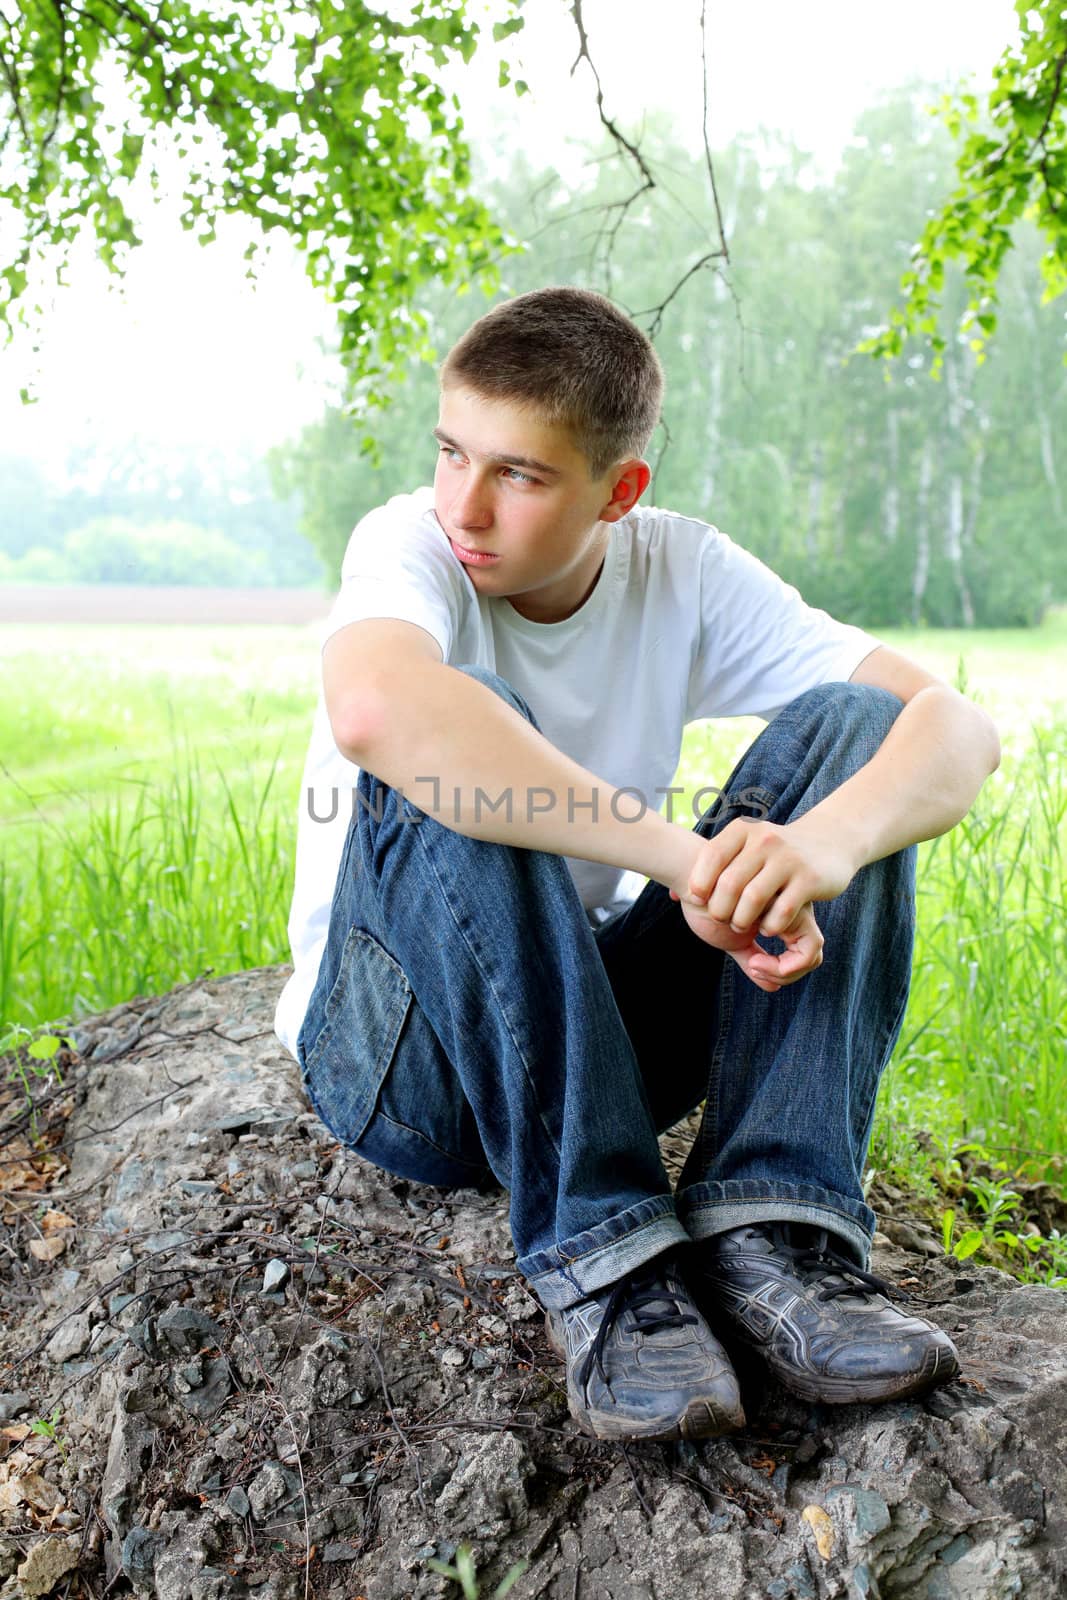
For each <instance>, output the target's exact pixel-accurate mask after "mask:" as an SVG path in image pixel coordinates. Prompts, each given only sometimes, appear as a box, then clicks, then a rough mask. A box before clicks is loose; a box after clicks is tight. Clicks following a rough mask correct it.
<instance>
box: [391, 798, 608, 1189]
mask: <svg viewBox="0 0 1067 1600" xmlns="http://www.w3.org/2000/svg"><path fill="white" fill-rule="evenodd" d="M439 826H441V824H439ZM416 844H417V846H421V847H422V849H423V851H424V853H425V857H426V864H427V867H428V869H429V870H430V872H432V873H433V876H434V879H435V881H436V883H437V887H438V889H439V890H440V892H441V898H442V900H443V901H444V904H445V906H446V908H447V910H448V914H449V916H450V917H451V919H452V923H453V925H454V927H455V929H456V932H457V933H458V934H459V936H460V938H461V939H462V940H463V942H464V944H465V945H466V946H467V949H468V950H469V951H470V955H471V959H472V961H473V962H474V964H475V966H476V967H477V969H478V971H479V973H480V974H481V975H482V978H483V980H484V982H485V984H486V987H487V989H488V990H489V992H490V994H491V995H492V997H493V1001H494V1004H495V1006H496V1009H497V1012H498V1015H499V1016H500V1018H501V1020H502V1022H503V1023H504V1026H505V1028H506V1029H507V1033H508V1038H509V1039H510V1040H511V1042H512V1045H513V1046H514V1049H515V1054H516V1055H517V1056H518V1058H519V1061H520V1062H521V1063H522V1071H523V1076H524V1077H525V1079H526V1085H527V1088H528V1090H529V1092H530V1096H531V1098H532V1100H533V1103H534V1105H535V1106H536V1107H537V1120H538V1121H539V1122H540V1124H541V1127H542V1128H543V1129H544V1132H545V1136H546V1138H547V1139H548V1141H549V1143H550V1145H551V1146H552V1149H553V1151H554V1152H555V1155H556V1158H557V1160H560V1161H562V1158H563V1155H562V1151H561V1149H560V1147H559V1145H558V1143H557V1141H556V1139H555V1137H554V1135H553V1133H552V1130H551V1128H550V1127H549V1126H548V1125H547V1123H546V1122H545V1118H544V1112H543V1111H542V1109H541V1101H540V1099H539V1097H538V1094H537V1089H536V1085H535V1083H534V1078H533V1074H532V1073H531V1071H530V1066H529V1063H528V1061H527V1060H526V1054H525V1052H524V1051H523V1049H522V1048H521V1046H520V1044H519V1041H518V1039H517V1038H516V1037H515V1031H514V1029H513V1028H512V1025H511V1019H510V1018H509V1016H508V1014H507V1011H506V1010H505V1007H504V1005H503V1002H502V1001H501V999H500V996H499V995H498V993H497V989H496V985H495V983H494V981H493V978H492V976H491V975H490V974H489V973H487V972H486V970H485V967H484V964H483V962H482V960H481V957H480V956H479V954H478V952H477V951H476V950H475V948H474V946H473V944H472V943H471V940H470V937H469V935H468V933H467V931H466V929H465V928H463V927H462V926H461V924H460V922H459V920H458V918H457V917H456V913H455V911H454V910H453V908H452V899H451V896H450V895H449V893H448V891H447V890H446V888H445V885H444V883H443V882H442V880H441V875H440V873H439V872H438V870H437V864H436V862H435V861H434V860H433V857H432V855H431V854H430V849H429V846H428V845H427V844H426V842H425V839H424V837H423V836H421V835H420V837H419V838H418V839H417V840H416ZM590 937H592V934H591V933H590Z"/></svg>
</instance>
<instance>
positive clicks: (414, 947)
mask: <svg viewBox="0 0 1067 1600" xmlns="http://www.w3.org/2000/svg"><path fill="white" fill-rule="evenodd" d="M460 670H462V671H464V672H467V673H468V674H469V675H470V676H471V677H473V678H476V679H477V680H478V681H479V682H481V683H484V684H485V685H486V686H487V687H488V688H490V689H493V690H494V691H495V692H496V693H497V694H499V695H500V696H501V697H502V698H503V699H505V700H506V701H507V702H508V703H509V704H510V705H512V706H513V707H514V708H515V709H516V710H517V711H519V712H520V713H521V714H522V715H523V716H524V717H526V718H528V719H529V721H530V722H532V723H533V724H534V726H535V727H536V726H537V721H536V718H535V717H534V715H533V713H532V712H531V710H530V708H529V706H527V704H526V703H525V701H524V700H523V699H522V698H521V696H519V695H517V694H516V693H515V692H514V691H513V690H512V689H511V688H510V686H509V685H508V684H507V683H505V682H504V681H503V679H501V678H499V677H497V676H496V674H494V673H492V672H489V671H488V670H487V669H485V668H482V667H473V666H469V667H463V668H461V669H460ZM900 709H901V702H900V701H899V700H898V699H897V698H896V697H895V696H894V695H891V694H889V693H887V692H886V691H885V690H882V689H876V688H872V687H870V686H865V685H858V684H842V683H835V684H826V685H823V686H822V687H820V688H817V689H812V690H810V691H809V692H808V693H807V694H803V695H801V696H799V697H798V698H797V699H796V700H794V701H793V702H792V704H790V705H789V706H787V707H786V708H785V710H783V711H782V712H781V713H780V714H779V715H778V716H777V717H776V718H775V720H774V721H773V722H772V723H770V724H769V725H768V726H767V728H766V729H765V730H764V731H763V732H762V733H761V734H760V736H759V738H757V739H756V741H755V742H754V744H753V745H752V746H751V747H750V748H749V750H748V751H747V752H746V753H745V755H744V756H743V757H742V759H741V761H740V762H739V763H738V765H737V767H736V768H735V769H734V772H733V774H732V775H731V777H730V779H729V781H728V783H727V784H726V786H725V789H724V791H723V792H722V793H721V794H720V795H719V798H718V799H717V800H716V802H715V804H714V805H713V806H712V807H711V808H710V810H708V811H707V812H706V813H705V814H704V815H703V816H702V817H701V819H700V821H699V823H698V824H697V826H696V831H697V833H699V834H701V835H702V836H703V837H705V838H707V837H710V836H712V835H713V834H715V833H716V832H718V831H720V830H721V829H722V828H724V827H725V826H726V825H727V823H728V822H730V821H732V820H733V818H734V817H736V816H739V815H767V816H768V817H769V818H770V820H771V821H772V822H780V823H782V822H788V821H790V819H792V818H794V817H797V816H799V815H801V814H802V813H803V812H804V811H806V810H808V809H810V808H811V807H812V806H813V805H815V804H816V803H817V802H818V801H820V800H822V799H823V798H824V797H825V796H826V795H828V794H830V793H831V792H832V791H833V790H834V789H836V788H838V787H839V785H840V784H841V783H842V782H844V780H845V779H846V778H848V777H850V776H851V774H852V773H854V772H855V771H857V769H858V768H859V767H861V766H863V765H864V764H865V763H866V762H867V761H868V760H869V759H870V758H871V756H872V755H873V754H874V753H875V751H876V750H877V749H878V746H879V745H880V744H881V743H882V741H883V739H884V738H885V735H886V733H887V732H888V730H889V728H890V726H891V725H892V723H893V720H894V718H895V717H896V716H897V714H898V712H899V711H900ZM735 797H736V798H735ZM915 857H916V850H915V847H914V846H911V847H909V848H908V849H906V850H902V851H900V852H899V853H897V854H896V855H893V856H889V857H887V858H886V859H884V860H882V861H878V862H874V863H871V864H870V865H868V866H866V867H863V868H862V869H861V871H860V872H858V873H857V874H856V876H855V878H854V879H853V881H852V883H851V884H850V885H849V887H848V888H847V890H846V891H845V892H844V893H843V894H841V895H839V896H838V897H837V898H836V899H835V900H831V901H826V902H823V903H820V904H818V905H816V907H815V914H816V918H817V920H818V923H819V925H820V927H821V928H822V930H823V933H824V936H825V947H824V950H823V963H822V965H821V966H820V967H819V968H817V969H816V970H815V971H814V972H811V973H808V974H807V975H806V976H805V977H804V978H801V979H799V980H798V981H797V982H796V983H794V984H791V985H789V986H787V987H786V988H784V989H781V990H779V991H778V992H777V993H776V994H767V993H765V992H764V991H763V990H761V989H758V988H757V987H756V986H755V984H753V983H751V982H750V981H749V980H748V979H747V978H746V977H745V976H744V974H743V973H742V972H741V970H740V969H739V968H738V967H737V965H736V963H735V962H734V961H733V960H731V959H730V957H728V956H724V955H723V953H722V952H721V951H718V950H714V949H712V948H711V946H710V945H706V944H704V943H703V941H702V940H700V939H698V938H697V937H696V935H695V934H694V933H693V932H692V931H691V930H690V929H689V927H688V926H687V924H686V923H685V921H684V918H683V916H682V913H681V910H680V908H679V906H678V904H677V903H676V902H674V901H672V900H671V899H670V896H669V894H668V892H667V890H666V889H665V888H664V887H662V885H660V884H658V883H654V882H650V883H649V884H648V885H647V887H646V888H645V889H644V890H643V891H642V893H641V894H640V895H639V896H638V898H637V899H636V900H635V901H634V902H633V904H632V905H630V906H629V907H628V908H627V909H625V910H622V911H619V912H617V913H616V914H615V915H614V916H613V917H611V918H610V919H609V920H607V921H606V922H603V923H601V924H600V925H599V926H597V927H595V928H594V927H593V926H591V924H590V919H589V917H588V916H587V914H586V912H585V911H584V909H583V907H582V904H581V901H580V899H579V897H578V892H577V889H576V887H575V884H574V880H573V879H572V877H571V875H570V872H569V871H568V869H567V866H566V864H565V862H564V861H563V859H562V857H560V856H556V855H552V854H550V853H548V852H546V851H540V850H525V849H520V848H515V847H512V846H509V845H502V844H494V843H491V842H488V841H486V840H479V839H471V838H468V837H467V836H466V835H464V834H461V833H457V832H456V831H455V830H454V829H450V828H446V827H445V826H444V825H443V824H442V823H439V822H438V821H436V820H435V819H434V818H433V817H430V816H427V815H426V814H425V813H424V812H421V811H419V810H418V808H417V807H415V806H413V805H412V804H411V802H410V801H408V800H407V799H406V798H402V797H398V795H397V794H396V792H395V791H393V790H392V789H390V788H388V786H386V785H384V784H382V783H381V782H380V781H379V780H378V779H377V778H375V777H374V776H373V775H372V774H371V773H369V772H366V771H363V772H361V773H360V778H359V785H358V790H357V793H356V794H355V795H354V796H353V817H352V821H351V824H350V826H349V830H348V835H347V839H346V842H345V846H344V852H343V854H342V858H341V865H340V869H339V872H338V877H337V884H336V888H335V891H334V897H333V903H332V908H331V915H330V928H329V936H328V940H327V945H326V949H325V952H324V954H323V957H322V964H321V967H320V970H319V975H318V980H317V983H316V987H315V989H314V992H313V993H312V996H311V1000H310V1002H309V1005H308V1010H307V1014H306V1016H305V1019H304V1023H303V1026H302V1028H301V1030H300V1036H299V1038H298V1040H297V1054H298V1057H299V1060H300V1064H301V1072H302V1078H303V1082H304V1086H305V1089H306V1092H307V1094H308V1097H309V1100H310V1102H311V1104H312V1106H313V1107H314V1109H315V1111H316V1112H317V1113H318V1115H319V1116H320V1117H321V1118H322V1120H323V1122H324V1123H325V1124H326V1126H327V1127H328V1128H329V1129H330V1130H331V1132H332V1133H333V1134H334V1135H335V1136H336V1137H337V1138H338V1139H339V1140H340V1141H341V1142H342V1143H343V1144H344V1145H346V1146H348V1147H349V1148H351V1149H352V1150H355V1151H356V1152H357V1153H358V1154H359V1155H361V1156H363V1157H365V1158H366V1159H367V1160H368V1161H371V1162H373V1163H375V1164H376V1165H377V1166H379V1167H382V1168H384V1169H385V1170H386V1171H387V1172H391V1173H394V1174H396V1175H398V1176H400V1177H404V1178H409V1179H412V1180H414V1181H415V1182H418V1183H427V1184H435V1185H441V1186H446V1187H482V1186H485V1185H492V1184H493V1183H494V1180H495V1182H497V1183H499V1184H500V1185H502V1186H503V1187H504V1188H505V1189H507V1190H509V1191H510V1207H511V1211H510V1221H511V1233H512V1239H513V1242H514V1246H515V1252H516V1256H517V1260H518V1265H519V1269H520V1271H521V1272H522V1273H523V1275H524V1276H525V1277H526V1278H527V1280H528V1281H529V1283H530V1286H531V1288H532V1289H533V1290H534V1291H535V1293H536V1294H537V1295H538V1297H539V1299H540V1300H541V1302H542V1304H543V1305H545V1306H549V1307H562V1306H567V1305H570V1304H572V1303H573V1302H574V1301H575V1300H577V1299H579V1298H581V1297H582V1296H583V1295H586V1294H589V1293H590V1292H591V1291H592V1290H594V1289H598V1288H602V1287H603V1286H604V1285H605V1284H608V1283H612V1282H614V1281H615V1280H616V1279H617V1278H619V1277H621V1276H622V1275H623V1274H624V1273H626V1272H628V1271H630V1270H631V1269H632V1268H634V1267H636V1266H639V1265H641V1263H642V1262H644V1261H647V1260H648V1259H649V1258H650V1257H652V1256H655V1255H658V1254H659V1253H660V1252H661V1251H663V1250H666V1249H668V1248H669V1247H670V1246H672V1245H674V1244H677V1243H682V1242H684V1241H686V1240H687V1239H690V1238H692V1239H701V1238H706V1237H707V1236H709V1235H711V1234H714V1233H718V1232H721V1231H723V1230H724V1229H727V1228H734V1227H739V1226H741V1225H743V1224H745V1223H748V1222H754V1221H760V1220H769V1219H771V1218H781V1219H791V1220H796V1221H804V1222H812V1223H817V1224H818V1225H819V1226H821V1227H825V1228H828V1229H830V1230H831V1231H832V1232H833V1233H835V1234H836V1235H837V1236H838V1238H839V1239H840V1240H841V1241H842V1242H843V1243H844V1245H845V1246H846V1248H848V1249H850V1251H851V1254H852V1255H854V1256H855V1258H856V1259H857V1261H859V1262H860V1263H861V1264H863V1263H865V1261H866V1259H867V1252H868V1247H869V1243H870V1236H871V1233H872V1232H873V1229H874V1220H875V1219H874V1213H873V1212H872V1211H871V1210H870V1208H869V1207H868V1206H867V1205H866V1204H865V1202H864V1199H863V1190H862V1177H863V1167H864V1159H865V1155H866V1150H867V1143H868V1139H869V1135H870V1127H871V1120H872V1117H873V1113H874V1102H875V1095H876V1093H877V1089H878V1080H879V1077H880V1075H881V1073H882V1070H883V1068H884V1066H885V1064H886V1062H887V1060H888V1059H889V1056H890V1053H891V1051H892V1048H893V1044H894V1042H895V1040H896V1037H897V1034H898V1033H899V1031H900V1026H901V1023H902V1021H903V1017H904V1008H905V1005H906V1002H907V997H908V984H909V979H910V972H911V956H912V941H913V937H914V917H915ZM760 943H761V944H763V945H764V948H766V949H767V950H770V951H772V952H778V951H781V950H782V949H783V948H784V946H783V945H782V943H781V941H780V940H778V939H763V938H761V939H760ZM701 1101H703V1102H705V1110H704V1115H703V1120H702V1123H701V1126H700V1132H699V1135H698V1137H697V1139H696V1140H695V1142H694V1144H693V1147H692V1150H691V1152H690V1155H689V1158H688V1160H687V1162H686V1164H685V1169H684V1171H683V1173H682V1176H681V1179H680V1181H679V1185H678V1190H677V1193H676V1194H672V1193H671V1187H670V1183H669V1181H668V1179H667V1176H666V1173H665V1172H664V1170H663V1165H662V1163H661V1160H660V1155H659V1148H658V1145H657V1137H656V1136H657V1134H658V1133H659V1132H662V1131H663V1130H664V1129H666V1128H669V1127H670V1126H671V1125H672V1124H673V1123H674V1122H676V1121H677V1120H678V1119H679V1118H680V1117H682V1116H684V1115H685V1113H686V1112H688V1111H690V1110H692V1108H693V1107H695V1106H697V1105H699V1104H700V1103H701Z"/></svg>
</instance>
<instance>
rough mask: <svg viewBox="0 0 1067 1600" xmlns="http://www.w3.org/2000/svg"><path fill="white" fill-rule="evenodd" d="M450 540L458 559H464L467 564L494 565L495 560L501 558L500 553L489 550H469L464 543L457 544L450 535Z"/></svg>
mask: <svg viewBox="0 0 1067 1600" xmlns="http://www.w3.org/2000/svg"><path fill="white" fill-rule="evenodd" d="M448 542H449V544H450V545H451V546H452V550H453V553H454V554H455V556H456V558H457V560H459V561H462V562H463V563H464V565H465V566H469V567H488V566H492V564H493V562H494V561H499V560H500V557H499V556H498V555H493V554H491V553H490V552H489V551H488V550H468V549H467V548H466V547H465V546H464V545H461V544H457V543H456V541H455V539H453V538H451V537H449V541H448Z"/></svg>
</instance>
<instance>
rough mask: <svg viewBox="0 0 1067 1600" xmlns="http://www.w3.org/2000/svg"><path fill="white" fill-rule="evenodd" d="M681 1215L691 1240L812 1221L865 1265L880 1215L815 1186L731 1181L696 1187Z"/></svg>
mask: <svg viewBox="0 0 1067 1600" xmlns="http://www.w3.org/2000/svg"><path fill="white" fill-rule="evenodd" d="M677 1205H678V1215H679V1217H680V1218H681V1220H682V1222H683V1223H684V1224H685V1227H686V1229H687V1231H688V1233H689V1237H690V1238H691V1239H710V1238H712V1237H713V1236H714V1235H715V1234H717V1233H726V1232H727V1231H728V1229H730V1228H745V1227H749V1226H750V1225H751V1224H752V1223H754V1222H808V1223H811V1224H812V1225H813V1226H814V1227H816V1228H826V1229H827V1230H828V1232H830V1233H833V1234H836V1235H837V1237H838V1238H839V1239H841V1240H842V1241H843V1242H844V1243H845V1244H846V1245H847V1246H848V1249H849V1252H850V1254H852V1255H853V1256H854V1257H855V1258H856V1262H857V1264H858V1265H859V1266H861V1267H866V1265H867V1261H868V1258H869V1256H870V1250H871V1237H872V1235H873V1233H874V1229H875V1224H876V1221H877V1219H876V1217H875V1214H874V1212H873V1211H872V1210H871V1208H870V1206H868V1205H864V1203H863V1201H862V1200H853V1199H851V1198H850V1197H849V1196H848V1195H843V1194H835V1193H834V1191H833V1190H832V1189H823V1188H821V1187H820V1186H819V1185H818V1184H814V1183H776V1182H773V1181H771V1180H770V1179H762V1178H731V1179H727V1180H726V1181H725V1182H722V1183H717V1182H710V1183H694V1184H691V1185H690V1186H689V1187H688V1188H686V1189H683V1190H681V1192H680V1193H679V1194H678V1196H677Z"/></svg>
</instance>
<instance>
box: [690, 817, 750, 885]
mask: <svg viewBox="0 0 1067 1600" xmlns="http://www.w3.org/2000/svg"><path fill="white" fill-rule="evenodd" d="M738 820H740V819H738ZM744 846H745V830H744V829H743V828H739V827H738V825H737V822H731V823H730V824H729V825H728V826H727V827H725V828H724V829H723V830H722V832H721V833H720V834H717V835H716V836H715V838H714V839H708V840H707V841H705V844H704V848H703V849H702V850H701V852H700V855H699V857H698V859H697V862H696V864H695V866H694V867H693V871H692V873H691V874H690V877H689V893H690V895H691V896H692V897H693V898H694V899H695V900H698V901H700V902H701V903H702V904H703V903H704V902H706V901H707V899H708V898H709V896H710V895H711V893H712V891H713V890H714V888H715V885H716V883H717V881H718V878H719V874H720V873H721V872H722V871H723V869H724V868H725V867H727V866H729V864H730V862H731V861H732V860H733V859H734V856H736V855H738V854H739V853H740V851H741V850H743V849H744Z"/></svg>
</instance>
